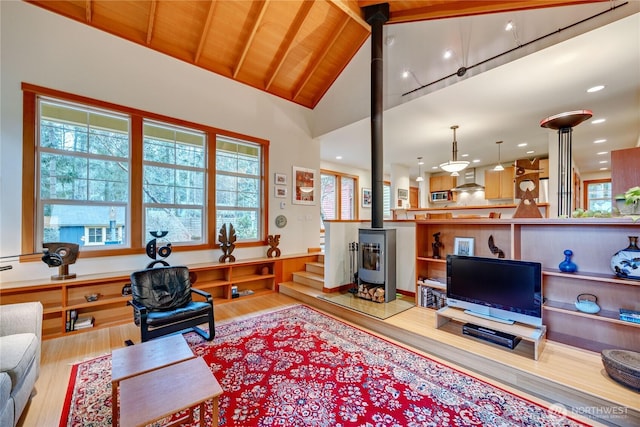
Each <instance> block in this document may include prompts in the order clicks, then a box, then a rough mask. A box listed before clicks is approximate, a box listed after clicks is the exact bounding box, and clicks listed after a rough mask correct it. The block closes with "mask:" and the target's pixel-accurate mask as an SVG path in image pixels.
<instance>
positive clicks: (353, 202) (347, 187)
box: [320, 170, 358, 228]
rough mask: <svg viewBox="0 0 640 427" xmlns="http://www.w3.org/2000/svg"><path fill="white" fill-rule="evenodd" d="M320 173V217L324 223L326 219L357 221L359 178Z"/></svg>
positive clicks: (329, 172) (335, 173) (325, 171)
mask: <svg viewBox="0 0 640 427" xmlns="http://www.w3.org/2000/svg"><path fill="white" fill-rule="evenodd" d="M320 172H321V173H320V183H321V187H320V205H321V206H320V209H321V212H320V215H321V219H322V221H324V220H325V219H342V220H349V219H357V216H358V208H357V196H356V195H357V188H358V177H356V176H352V175H346V174H341V173H338V172H332V171H327V170H322V171H320ZM322 228H324V225H323V226H322Z"/></svg>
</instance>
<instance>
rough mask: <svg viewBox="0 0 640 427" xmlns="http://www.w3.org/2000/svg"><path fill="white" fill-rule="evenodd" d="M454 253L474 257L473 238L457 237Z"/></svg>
mask: <svg viewBox="0 0 640 427" xmlns="http://www.w3.org/2000/svg"><path fill="white" fill-rule="evenodd" d="M453 253H454V254H455V255H466V256H473V237H456V238H455V240H454V243H453Z"/></svg>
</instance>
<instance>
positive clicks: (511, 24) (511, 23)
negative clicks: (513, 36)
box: [504, 21, 513, 31]
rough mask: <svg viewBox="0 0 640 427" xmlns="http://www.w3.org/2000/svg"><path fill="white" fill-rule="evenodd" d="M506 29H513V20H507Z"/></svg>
mask: <svg viewBox="0 0 640 427" xmlns="http://www.w3.org/2000/svg"><path fill="white" fill-rule="evenodd" d="M504 30H505V31H511V30H513V22H512V21H509V22H507V25H505V26H504Z"/></svg>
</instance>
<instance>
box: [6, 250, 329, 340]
mask: <svg viewBox="0 0 640 427" xmlns="http://www.w3.org/2000/svg"><path fill="white" fill-rule="evenodd" d="M317 257H318V255H317V254H300V255H289V256H282V257H278V258H255V259H248V260H238V261H236V262H233V263H201V264H193V265H189V266H188V267H189V271H190V272H191V273H193V275H194V278H195V282H194V283H193V287H194V288H198V289H201V290H203V291H206V292H209V293H210V294H211V295H212V297H213V299H214V303H215V304H220V303H224V302H229V301H232V299H233V297H232V293H231V288H232V286H237V288H238V291H239V292H240V293H242V291H251V297H252V298H254V297H259V296H260V295H264V294H265V293H268V292H274V291H275V290H277V283H280V282H282V281H286V280H291V274H292V272H293V271H297V270H298V269H299V268H300V265H301V264H302V265H303V264H304V263H305V262H309V261H315V260H316V259H317ZM130 274H131V272H129V271H127V272H112V273H102V274H93V275H85V276H78V277H77V278H75V279H69V280H59V281H58V280H47V279H44V280H29V281H21V282H4V283H2V284H1V285H0V301H1V303H2V304H12V303H20V302H27V301H40V302H41V303H42V305H43V308H44V313H43V325H42V332H43V334H42V335H43V338H45V339H47V338H54V337H57V336H61V335H64V334H68V333H82V331H84V330H79V331H69V332H66V321H67V315H68V313H69V312H71V310H75V312H76V313H77V315H78V317H82V316H85V317H86V316H90V317H93V324H94V328H107V327H110V326H114V325H119V324H123V323H127V322H132V321H133V311H132V308H131V307H130V306H128V304H127V303H128V301H129V300H130V299H131V296H129V295H123V288H124V287H125V285H128V284H130V278H129V277H130ZM92 294H97V295H98V299H97V300H95V301H87V299H86V298H85V296H87V295H92ZM241 298H248V297H241Z"/></svg>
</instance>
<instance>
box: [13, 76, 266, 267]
mask: <svg viewBox="0 0 640 427" xmlns="http://www.w3.org/2000/svg"><path fill="white" fill-rule="evenodd" d="M23 94H24V106H25V108H24V112H23V114H24V116H25V117H24V123H25V129H24V131H25V135H26V136H25V138H24V146H23V152H24V155H25V156H29V157H33V162H30V161H26V162H25V164H26V165H29V164H33V167H29V166H26V167H25V168H23V178H24V179H23V191H24V195H25V197H23V200H24V201H25V202H24V203H23V207H24V209H26V211H25V212H24V217H25V218H26V219H25V220H24V221H23V229H22V233H23V236H25V238H24V239H23V240H25V241H30V242H32V248H30V249H27V248H25V252H27V251H31V252H35V251H38V250H40V248H41V245H42V243H43V242H70V243H77V244H79V245H80V246H81V247H85V248H86V249H89V248H90V249H91V250H92V251H97V250H100V249H102V250H109V251H111V252H109V253H118V250H122V249H127V248H142V247H144V246H145V245H146V243H147V242H148V241H150V240H152V239H153V238H154V236H152V235H151V232H156V231H167V232H168V234H167V235H166V236H165V237H163V239H166V240H167V241H169V242H171V243H172V245H182V246H190V247H193V248H196V247H213V246H214V245H217V243H218V242H217V236H218V230H219V229H220V227H221V226H222V225H223V224H227V225H229V224H233V227H234V228H235V230H236V245H242V244H249V245H253V244H261V243H262V242H265V241H266V229H265V218H264V217H265V215H266V200H265V196H264V194H265V188H266V180H267V178H266V177H267V176H268V174H267V171H266V170H265V158H267V157H268V151H269V150H268V147H269V143H268V141H265V140H260V139H257V138H252V137H246V138H245V137H243V136H240V135H238V134H233V137H231V136H228V135H226V134H225V132H224V131H220V130H219V129H214V128H209V127H206V126H202V125H198V124H192V123H186V122H184V121H181V120H176V119H172V118H169V117H163V116H159V115H156V114H153V113H145V112H141V111H139V110H133V109H129V108H127V107H121V106H117V105H113V104H108V103H105V102H101V101H96V100H91V99H88V98H83V97H80V96H76V95H71V94H66V93H63V92H59V91H55V90H50V89H46V88H40V87H35V86H32V85H28V84H23ZM30 123H33V124H34V126H33V127H32V128H29V124H30ZM214 144H215V145H214ZM31 177H35V180H31ZM29 194H37V196H38V197H36V198H35V199H34V198H33V197H29V196H28V195H29ZM30 211H32V212H33V215H30V214H29V212H30ZM106 254H107V253H106V252H102V253H100V255H106Z"/></svg>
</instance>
